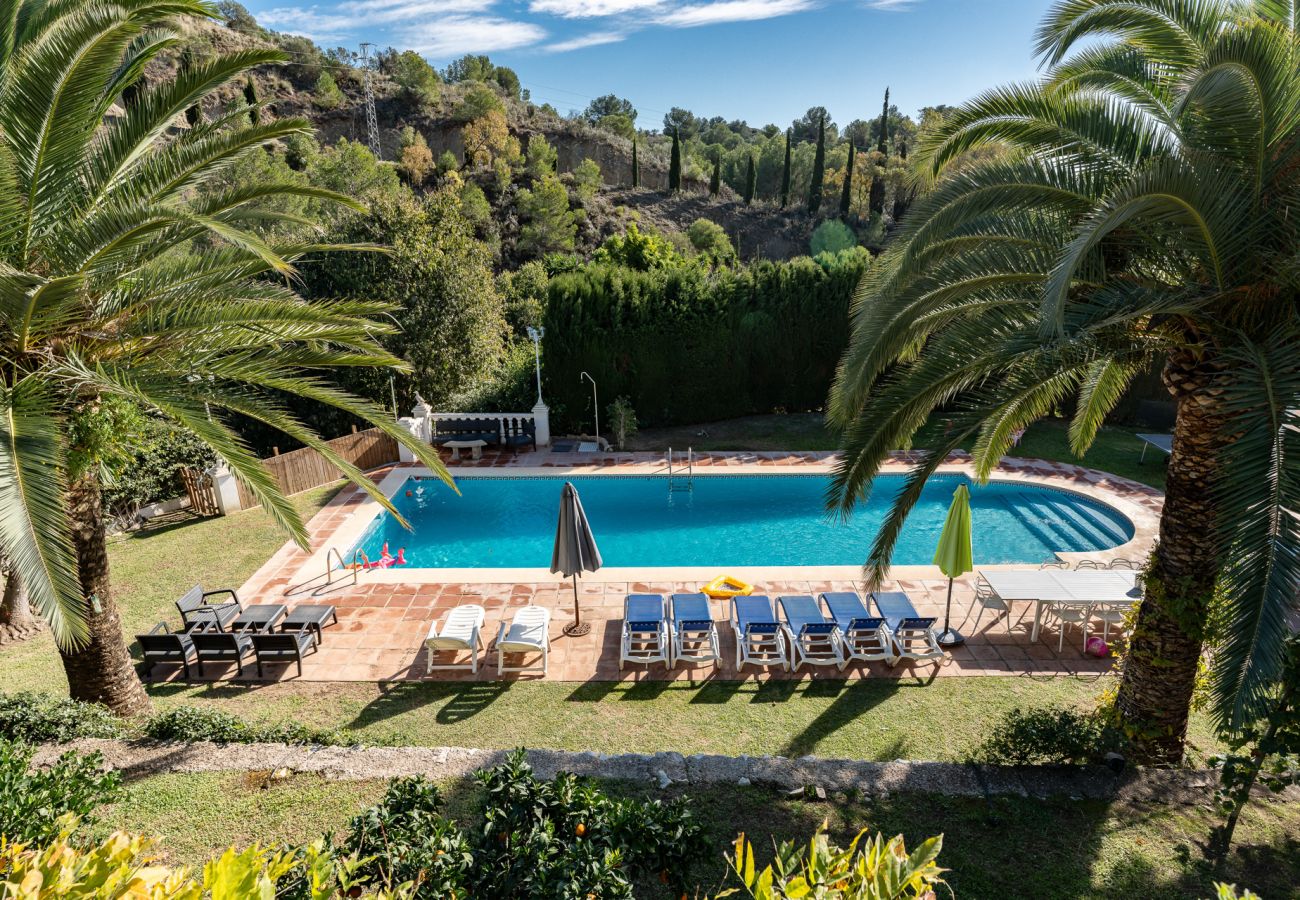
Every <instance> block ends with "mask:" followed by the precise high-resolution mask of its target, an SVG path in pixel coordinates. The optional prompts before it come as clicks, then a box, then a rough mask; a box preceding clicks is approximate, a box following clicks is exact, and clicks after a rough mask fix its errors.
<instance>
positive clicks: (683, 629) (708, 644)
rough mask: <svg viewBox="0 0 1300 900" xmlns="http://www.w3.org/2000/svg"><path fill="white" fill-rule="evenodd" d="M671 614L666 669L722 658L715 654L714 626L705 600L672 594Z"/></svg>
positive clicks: (716, 633)
mask: <svg viewBox="0 0 1300 900" xmlns="http://www.w3.org/2000/svg"><path fill="white" fill-rule="evenodd" d="M671 612H672V617H671V619H670V621H669V629H670V631H671V636H672V643H673V649H672V659H671V660H670V661H669V663H668V664H669V665H670V666H672V667H674V668H676V666H677V664H678V663H679V662H681V661H682V660H686V661H687V662H715V661H717V660H718V659H721V658H722V654H721V653H720V652H719V651H718V626H717V624H716V623H715V622H714V621H713V612H712V611H711V610H710V609H709V598H708V597H706V596H704V595H703V594H673V598H672V607H671Z"/></svg>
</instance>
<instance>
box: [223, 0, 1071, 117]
mask: <svg viewBox="0 0 1300 900" xmlns="http://www.w3.org/2000/svg"><path fill="white" fill-rule="evenodd" d="M1049 2H1050V0H352V2H328V0H321V2H313V3H307V4H303V5H288V4H287V2H286V0H252V2H246V4H245V5H247V6H248V8H249V9H250V10H251V11H252V12H253V13H254V15H256V16H257V18H258V20H259V21H260V22H261V23H262V24H263V25H265V26H267V27H270V28H274V29H276V30H277V31H286V32H293V33H297V34H305V35H307V36H309V37H311V38H313V39H315V40H316V41H317V42H318V43H320V44H322V45H324V46H330V47H333V46H347V47H356V46H357V45H358V44H359V43H360V42H361V41H363V40H368V41H372V42H374V43H376V44H379V45H380V46H394V47H397V48H399V49H412V50H416V51H418V52H420V53H422V54H423V55H424V56H426V57H427V58H428V59H429V61H430V62H432V63H434V64H435V65H437V66H442V65H444V64H445V63H446V62H447V61H448V60H451V59H454V58H456V57H458V56H461V55H463V54H465V53H487V54H489V55H491V57H492V59H493V61H495V62H497V63H498V64H503V65H508V66H511V67H512V68H514V69H515V71H517V72H518V73H519V77H520V79H521V80H522V81H523V84H524V86H525V87H526V88H528V89H529V90H530V91H531V92H532V95H533V97H534V99H535V100H536V101H538V102H549V103H551V104H553V105H554V106H555V107H557V108H558V109H559V110H560V111H561V112H567V111H569V110H570V109H580V108H582V107H584V106H586V105H587V101H588V100H589V99H591V98H592V97H594V96H596V95H598V94H604V93H608V92H611V91H612V92H614V93H616V94H618V95H619V96H621V97H626V98H628V99H630V100H632V102H633V103H635V104H636V106H637V107H638V109H639V110H640V111H641V115H640V117H639V118H638V120H637V124H638V125H641V126H642V127H646V128H655V127H658V124H659V123H660V121H661V120H662V118H663V113H664V112H665V111H666V110H668V109H669V107H672V106H684V107H686V108H687V109H690V110H691V111H692V112H694V113H696V114H697V115H704V116H712V115H722V116H726V117H727V118H728V119H732V118H743V119H747V120H748V121H749V122H750V124H752V125H756V126H757V125H762V124H765V123H767V122H776V123H778V124H781V125H785V124H787V123H788V122H789V121H790V120H791V119H794V118H796V117H798V116H799V115H801V114H802V113H803V112H804V111H805V110H806V109H808V107H810V106H815V105H822V106H825V107H826V108H827V109H829V110H830V113H831V116H832V118H834V119H835V121H837V122H839V123H841V124H843V123H846V122H848V121H850V120H852V119H855V118H868V117H870V116H873V115H879V110H880V97H881V94H882V93H883V91H884V89H885V86H886V85H888V86H889V87H890V88H891V89H892V99H893V101H894V102H895V103H897V104H898V106H899V108H900V109H901V110H902V111H904V112H906V113H909V114H915V111H916V110H917V109H918V108H920V107H921V106H927V105H933V104H938V103H959V102H961V101H963V100H965V99H967V98H969V97H971V96H972V95H974V94H976V93H978V92H979V91H981V90H983V89H984V88H987V87H992V86H994V85H997V84H1000V83H1004V82H1007V81H1015V80H1022V79H1026V78H1031V77H1033V75H1034V73H1035V64H1034V60H1033V59H1032V57H1031V51H1030V45H1031V37H1032V34H1033V30H1034V27H1035V26H1036V24H1037V22H1038V20H1039V18H1040V17H1041V16H1042V14H1043V12H1044V11H1045V10H1046V9H1047V7H1048V5H1049Z"/></svg>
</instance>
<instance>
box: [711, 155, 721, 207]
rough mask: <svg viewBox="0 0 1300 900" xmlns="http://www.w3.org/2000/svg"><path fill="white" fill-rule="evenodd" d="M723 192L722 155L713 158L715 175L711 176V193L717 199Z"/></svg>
mask: <svg viewBox="0 0 1300 900" xmlns="http://www.w3.org/2000/svg"><path fill="white" fill-rule="evenodd" d="M721 192H722V153H721V151H719V152H718V154H717V155H716V156H714V157H713V174H712V175H711V176H709V193H710V194H711V195H712V196H714V197H716V196H718V194H719V193H721Z"/></svg>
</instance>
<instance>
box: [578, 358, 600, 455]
mask: <svg viewBox="0 0 1300 900" xmlns="http://www.w3.org/2000/svg"><path fill="white" fill-rule="evenodd" d="M584 378H585V379H587V380H588V381H590V382H591V405H592V407H593V408H594V409H595V410H596V449H597V450H599V449H600V401H598V400H597V399H596V379H594V378H592V377H591V376H590V375H588V374H587V373H586V372H583V373H582V374H581V375H579V376H578V383H579V384H581V383H582V379H584Z"/></svg>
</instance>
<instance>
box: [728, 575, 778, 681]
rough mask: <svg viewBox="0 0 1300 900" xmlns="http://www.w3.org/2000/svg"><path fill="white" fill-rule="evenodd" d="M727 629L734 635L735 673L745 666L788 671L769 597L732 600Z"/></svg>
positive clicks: (742, 597)
mask: <svg viewBox="0 0 1300 900" xmlns="http://www.w3.org/2000/svg"><path fill="white" fill-rule="evenodd" d="M731 629H732V631H733V632H735V635H736V671H737V672H739V671H740V669H741V667H742V666H744V665H745V663H752V664H754V665H756V666H780V667H781V668H783V669H789V668H790V660H789V657H788V656H786V649H785V633H784V632H783V631H782V629H781V625H780V623H778V622H777V620H776V614H775V613H774V612H773V611H772V600H771V599H770V598H769V597H767V596H764V595H762V594H754V595H751V596H748V597H745V596H740V597H732V598H731Z"/></svg>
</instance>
